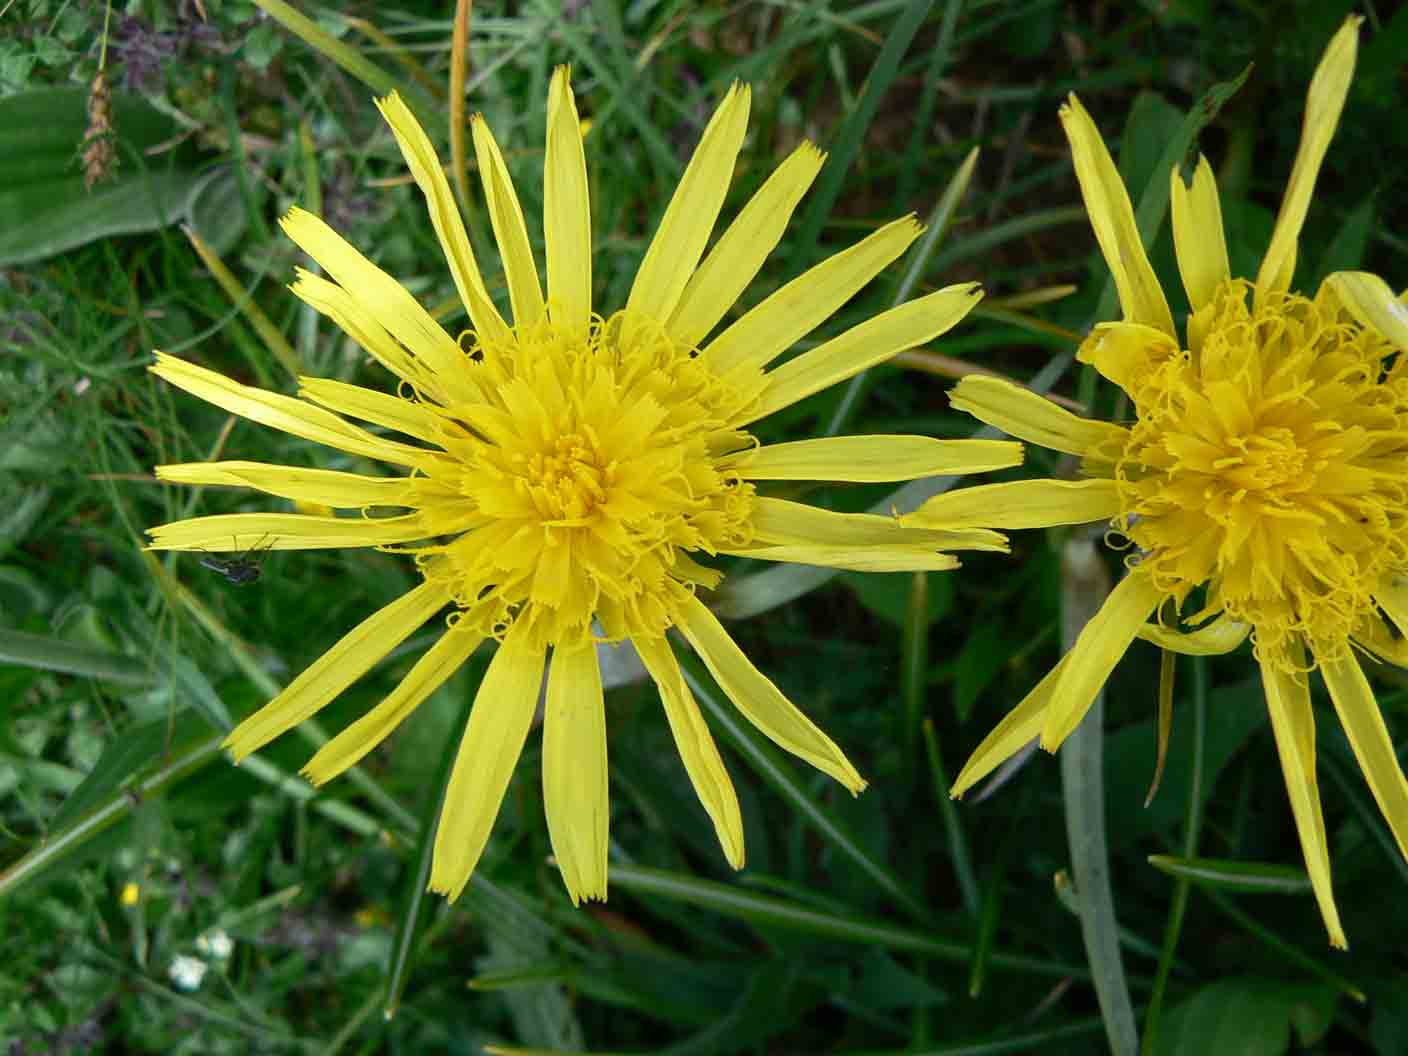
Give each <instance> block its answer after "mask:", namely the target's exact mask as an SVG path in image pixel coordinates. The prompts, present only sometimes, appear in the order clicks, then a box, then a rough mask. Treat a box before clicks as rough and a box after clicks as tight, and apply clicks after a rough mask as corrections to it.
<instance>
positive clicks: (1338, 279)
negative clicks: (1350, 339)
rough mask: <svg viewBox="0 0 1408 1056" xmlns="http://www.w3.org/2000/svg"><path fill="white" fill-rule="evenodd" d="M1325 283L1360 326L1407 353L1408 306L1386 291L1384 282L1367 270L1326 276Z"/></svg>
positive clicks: (1387, 289)
mask: <svg viewBox="0 0 1408 1056" xmlns="http://www.w3.org/2000/svg"><path fill="white" fill-rule="evenodd" d="M1325 283H1326V285H1328V286H1329V287H1330V288H1331V289H1332V290H1334V291H1335V294H1336V295H1337V296H1338V297H1339V299H1340V302H1341V303H1342V304H1343V305H1344V306H1345V309H1346V310H1347V311H1348V312H1349V314H1350V315H1352V316H1354V318H1355V319H1357V320H1358V321H1359V323H1360V324H1361V325H1363V326H1367V327H1369V328H1370V329H1371V330H1377V331H1378V332H1379V333H1380V334H1382V335H1383V337H1384V339H1385V340H1386V341H1389V342H1390V343H1392V344H1394V345H1396V346H1398V347H1399V348H1400V349H1403V350H1405V351H1408V304H1404V303H1403V299H1402V298H1400V297H1398V296H1396V295H1395V294H1394V292H1393V290H1391V289H1389V285H1388V283H1386V282H1384V280H1383V279H1381V278H1379V277H1378V276H1377V275H1371V274H1370V273H1369V272H1367V271H1338V272H1335V274H1333V275H1329V276H1327V277H1326V278H1325Z"/></svg>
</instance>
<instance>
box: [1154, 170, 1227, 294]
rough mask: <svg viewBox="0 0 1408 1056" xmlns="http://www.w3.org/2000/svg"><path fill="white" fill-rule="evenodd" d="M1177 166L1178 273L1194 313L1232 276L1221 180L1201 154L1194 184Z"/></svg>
mask: <svg viewBox="0 0 1408 1056" xmlns="http://www.w3.org/2000/svg"><path fill="white" fill-rule="evenodd" d="M1178 168H1179V167H1178V166H1177V165H1175V166H1174V167H1173V168H1172V169H1170V170H1169V173H1168V176H1169V200H1170V203H1171V205H1172V209H1173V213H1172V215H1173V245H1174V251H1175V253H1176V254H1177V256H1178V273H1179V274H1180V275H1182V276H1183V288H1184V289H1185V290H1187V291H1188V303H1189V304H1190V305H1192V308H1193V311H1195V312H1196V311H1197V310H1198V309H1199V308H1201V307H1203V305H1205V304H1207V303H1208V302H1209V301H1211V300H1212V294H1213V291H1214V290H1215V289H1217V287H1218V284H1219V283H1221V282H1225V281H1226V280H1227V279H1228V278H1230V277H1231V275H1232V269H1231V267H1230V266H1229V265H1228V263H1227V239H1226V237H1225V236H1224V235H1223V233H1222V205H1221V203H1220V202H1219V201H1218V199H1217V180H1216V179H1214V178H1213V174H1212V166H1211V165H1209V164H1208V159H1207V158H1205V157H1203V156H1202V155H1201V154H1199V155H1198V167H1197V168H1196V169H1194V170H1193V184H1192V186H1191V187H1189V186H1188V185H1187V184H1185V183H1184V182H1183V174H1182V173H1180V172H1179V171H1178Z"/></svg>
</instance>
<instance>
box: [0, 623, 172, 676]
mask: <svg viewBox="0 0 1408 1056" xmlns="http://www.w3.org/2000/svg"><path fill="white" fill-rule="evenodd" d="M0 663H6V664H19V665H20V666H22V667H35V668H39V669H41V670H44V671H58V672H61V673H63V674H66V675H78V676H79V677H81V678H95V679H97V680H98V681H100V682H112V683H115V684H117V685H121V686H132V687H134V688H137V689H141V688H143V687H145V686H149V685H151V682H152V675H151V671H150V670H149V667H148V664H147V662H146V661H145V660H138V659H137V658H135V657H131V656H124V655H123V654H121V653H112V652H108V651H107V650H106V649H94V648H92V647H91V646H86V645H76V644H74V643H73V642H65V641H63V640H61V639H58V638H50V637H48V636H46V635H42V634H26V633H24V632H23V631H10V630H5V629H0Z"/></svg>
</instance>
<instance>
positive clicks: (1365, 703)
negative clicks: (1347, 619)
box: [1320, 654, 1408, 858]
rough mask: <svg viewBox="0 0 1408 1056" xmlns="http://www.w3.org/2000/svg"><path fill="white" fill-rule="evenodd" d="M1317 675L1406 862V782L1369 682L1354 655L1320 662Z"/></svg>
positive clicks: (1407, 829) (1407, 825)
mask: <svg viewBox="0 0 1408 1056" xmlns="http://www.w3.org/2000/svg"><path fill="white" fill-rule="evenodd" d="M1320 674H1321V675H1323V676H1324V678H1325V685H1326V686H1328V687H1329V688H1330V699H1331V700H1333V701H1334V702H1335V711H1336V712H1338V713H1339V717H1340V725H1341V726H1343V727H1344V732H1345V736H1346V737H1348V738H1349V746H1350V747H1351V748H1353V749H1354V758H1356V759H1358V760H1359V769H1360V770H1361V771H1363V773H1364V780H1365V781H1367V782H1369V790H1370V791H1371V792H1373V793H1374V800H1375V802H1377V803H1378V804H1379V810H1381V811H1382V812H1383V815H1384V820H1385V821H1387V822H1388V827H1389V829H1390V830H1391V831H1392V832H1393V838H1394V840H1396V841H1397V843H1398V853H1399V854H1401V855H1403V857H1404V858H1408V782H1405V781H1404V779H1403V768H1402V767H1401V766H1399V764H1398V754H1397V753H1396V752H1395V751H1394V748H1393V741H1392V740H1391V739H1390V738H1389V735H1388V730H1387V728H1385V726H1384V717H1383V714H1382V713H1381V712H1380V711H1379V705H1378V702H1377V701H1375V700H1374V691H1373V689H1371V688H1370V686H1369V680H1368V679H1367V678H1365V677H1364V670H1363V669H1362V668H1361V667H1360V666H1359V661H1358V660H1356V659H1355V658H1354V656H1353V654H1346V655H1345V656H1344V657H1343V658H1342V659H1339V660H1332V661H1329V662H1323V661H1322V662H1321V664H1320Z"/></svg>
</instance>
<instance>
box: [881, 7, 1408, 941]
mask: <svg viewBox="0 0 1408 1056" xmlns="http://www.w3.org/2000/svg"><path fill="white" fill-rule="evenodd" d="M1359 21H1360V20H1359V19H1358V18H1350V19H1349V20H1348V21H1346V22H1345V24H1344V26H1343V27H1342V28H1341V29H1340V31H1339V32H1338V33H1337V34H1336V35H1335V37H1334V39H1333V40H1332V41H1331V42H1330V46H1329V48H1328V50H1327V51H1326V53H1325V56H1324V58H1323V59H1322V60H1321V63H1320V66H1319V69H1318V70H1317V71H1316V74H1315V77H1314V80H1313V81H1312V82H1311V86H1310V96H1309V101H1308V104H1307V107H1306V114H1305V124H1304V129H1303V132H1302V137H1301V144H1300V149H1299V152H1298V154H1297V157H1296V161H1295V167H1294V168H1293V170H1292V172H1291V178H1290V183H1289V184H1288V186H1287V188H1286V193H1285V197H1284V200H1283V202H1282V205H1281V211H1280V214H1279V216H1278V218H1277V221H1276V227H1275V230H1274V233H1273V235H1272V239H1271V244H1270V247H1269V248H1268V249H1267V252H1266V257H1265V259H1264V260H1263V261H1262V265H1261V269H1260V271H1259V273H1258V275H1257V277H1256V280H1255V282H1247V281H1245V280H1243V279H1234V278H1233V277H1232V276H1231V274H1230V272H1229V269H1228V263H1227V249H1226V244H1225V242H1224V239H1223V233H1222V216H1221V212H1220V209H1219V206H1218V196H1217V187H1216V185H1215V183H1214V181H1213V175H1212V170H1211V168H1210V167H1209V165H1208V163H1207V160H1206V159H1204V158H1200V159H1199V161H1198V165H1197V168H1196V170H1195V172H1194V174H1193V179H1192V183H1191V185H1187V184H1185V183H1184V181H1183V179H1182V177H1181V176H1180V174H1179V173H1178V172H1177V171H1176V170H1175V172H1174V173H1173V174H1172V188H1171V194H1172V201H1171V205H1172V221H1173V233H1174V245H1175V249H1176V251H1177V255H1178V266H1179V270H1180V273H1181V275H1182V277H1183V284H1184V287H1185V289H1186V290H1187V293H1188V299H1189V302H1190V305H1191V307H1192V309H1193V311H1192V314H1191V316H1190V317H1189V318H1188V321H1187V327H1186V336H1185V337H1184V338H1183V339H1182V340H1180V338H1179V335H1178V332H1177V330H1176V329H1175V328H1174V323H1173V317H1172V314H1171V313H1170V311H1169V308H1168V304H1167V302H1166V301H1165V299H1164V294H1163V291H1162V290H1161V289H1160V287H1159V284H1158V280H1157V279H1156V278H1155V276H1154V272H1153V269H1152V268H1151V267H1150V265H1149V261H1148V258H1147V257H1146V256H1145V253H1144V249H1143V247H1142V245H1141V243H1140V239H1139V234H1138V231H1137V230H1136V227H1135V223H1134V211H1133V209H1132V207H1131V205H1130V200H1129V196H1128V194H1127V193H1126V191H1125V189H1124V186H1123V184H1122V183H1121V182H1120V178H1119V174H1118V172H1117V171H1116V169H1115V165H1114V162H1113V160H1112V159H1111V158H1110V154H1109V152H1108V151H1107V150H1106V148H1105V145H1104V143H1103V142H1102V141H1101V139H1100V136H1099V133H1098V131H1097V130H1096V128H1095V124H1094V122H1092V121H1091V119H1090V117H1089V115H1088V114H1087V113H1086V112H1085V110H1084V108H1083V107H1082V106H1081V105H1080V102H1079V101H1078V100H1077V99H1076V98H1075V97H1074V96H1072V97H1071V99H1070V103H1069V105H1068V106H1067V107H1064V108H1063V109H1062V111H1061V120H1062V122H1063V124H1064V125H1065V128H1066V134H1067V136H1068V137H1069V139H1070V141H1071V150H1072V153H1073V155H1074V159H1075V167H1076V174H1077V177H1078V179H1079V181H1080V186H1081V193H1082V194H1083V196H1084V198H1085V203H1086V209H1087V211H1088V212H1089V214H1090V218H1091V224H1092V226H1093V227H1094V229H1095V234H1096V237H1097V239H1098V240H1099V242H1100V248H1101V250H1102V251H1103V253H1104V256H1105V260H1106V262H1107V263H1108V264H1109V267H1110V271H1111V272H1112V273H1113V276H1114V280H1115V284H1116V288H1117V289H1118V292H1119V297H1120V304H1121V307H1122V309H1123V314H1124V320H1123V321H1122V322H1118V323H1104V324H1101V325H1099V326H1097V327H1096V328H1095V329H1094V331H1093V332H1092V333H1091V335H1090V336H1089V338H1087V339H1086V341H1085V342H1084V343H1083V344H1082V346H1081V348H1080V351H1079V353H1078V358H1079V359H1080V360H1081V361H1083V362H1086V363H1090V364H1092V365H1093V366H1094V367H1095V368H1096V369H1097V370H1098V371H1099V372H1100V373H1101V374H1103V375H1104V376H1105V377H1106V378H1108V379H1109V380H1111V381H1113V382H1114V383H1115V384H1117V385H1119V386H1120V387H1121V388H1122V389H1123V390H1124V391H1125V392H1126V393H1127V394H1128V395H1129V397H1130V400H1131V401H1132V403H1133V405H1134V414H1135V421H1134V424H1133V425H1131V426H1130V427H1128V428H1125V427H1123V426H1119V425H1113V424H1109V423H1105V422H1096V421H1089V420H1086V419H1082V418H1078V417H1076V416H1074V415H1071V414H1069V413H1068V412H1066V411H1063V410H1061V409H1060V408H1058V407H1056V406H1055V405H1054V404H1051V403H1048V402H1046V401H1045V400H1042V399H1040V398H1039V397H1036V396H1033V395H1031V394H1029V393H1026V392H1024V391H1023V390H1020V389H1017V388H1016V387H1014V386H1011V385H1009V384H1006V383H1003V382H1001V381H997V380H993V379H988V378H974V379H966V380H964V381H963V382H962V383H960V384H959V385H958V386H957V388H956V389H955V390H954V393H953V403H954V405H955V406H957V407H960V408H963V409H964V410H967V411H969V412H971V413H972V414H974V415H976V416H977V417H979V418H981V419H982V420H984V421H986V422H989V423H992V424H994V425H997V426H999V427H1001V428H1003V429H1005V430H1006V431H1007V432H1009V433H1011V434H1012V435H1014V436H1018V437H1021V438H1023V439H1026V440H1031V441H1033V442H1036V443H1040V444H1043V445H1045V446H1047V447H1050V448H1054V449H1056V450H1058V451H1064V452H1068V453H1070V454H1073V455H1078V456H1080V458H1081V460H1082V461H1081V469H1082V474H1083V476H1084V477H1085V478H1086V479H1084V480H1081V481H1077V482H1064V481H1050V480H1048V481H1030V482H1020V483H1017V484H1009V485H998V486H996V487H995V488H975V489H968V490H967V491H965V492H959V493H956V494H952V495H947V496H941V497H939V498H937V499H935V500H932V501H931V502H930V503H929V504H927V505H926V506H925V507H921V509H920V510H919V511H917V512H916V513H915V514H914V515H913V516H912V517H911V518H908V519H907V521H908V523H913V524H916V525H923V524H928V523H938V521H939V520H941V519H942V518H944V517H952V516H955V515H958V514H960V513H961V509H962V508H963V507H965V506H966V508H968V509H977V508H983V509H988V510H992V509H994V508H1005V510H1006V512H1005V513H999V514H998V515H995V516H991V515H990V516H989V517H988V519H987V520H985V521H984V523H986V524H990V525H992V526H993V527H997V528H1003V527H1035V526H1040V525H1054V524H1074V523H1081V522H1086V521H1093V520H1103V519H1107V518H1108V519H1109V520H1110V521H1111V525H1112V527H1113V529H1114V530H1115V532H1116V534H1118V535H1121V536H1123V537H1125V538H1127V539H1128V540H1130V541H1131V542H1132V543H1133V553H1132V555H1131V556H1130V557H1129V559H1128V560H1127V564H1128V566H1129V575H1128V576H1126V577H1125V579H1124V580H1123V582H1121V583H1120V585H1119V586H1118V587H1117V588H1116V589H1115V591H1114V592H1113V593H1112V594H1111V596H1110V598H1109V599H1108V601H1107V602H1106V604H1105V606H1104V608H1103V609H1102V610H1101V612H1100V613H1099V614H1098V615H1097V616H1096V618H1095V619H1094V620H1092V621H1091V623H1090V624H1089V625H1088V627H1087V628H1086V630H1085V632H1084V633H1083V634H1082V635H1081V636H1080V638H1079V640H1078V641H1077V642H1076V644H1075V646H1074V647H1073V648H1072V650H1071V652H1070V653H1069V654H1067V656H1066V657H1065V658H1064V659H1063V660H1062V661H1061V663H1060V664H1059V665H1058V666H1057V668H1056V669H1055V670H1053V671H1052V672H1051V674H1050V675H1048V676H1047V678H1046V679H1045V680H1043V681H1042V683H1040V684H1039V685H1038V686H1037V688H1036V689H1035V690H1034V691H1033V692H1032V694H1031V695H1029V696H1028V697H1027V699H1026V700H1024V701H1023V702H1022V703H1021V704H1020V705H1018V707H1017V708H1016V709H1015V710H1014V711H1013V712H1012V713H1011V714H1009V715H1008V717H1007V718H1006V719H1005V720H1004V721H1003V722H1002V724H1001V725H999V726H998V728H997V729H996V730H994V731H993V733H992V734H991V735H990V736H989V737H988V738H987V740H985V741H984V742H983V743H982V744H981V745H980V746H979V747H978V750H977V751H976V752H975V753H974V755H973V758H972V759H971V760H970V761H969V763H968V766H967V767H966V768H965V770H964V771H963V773H962V774H960V775H959V778H958V781H957V783H956V785H955V787H954V793H955V794H961V793H962V792H963V791H964V790H965V789H967V788H968V787H970V786H971V785H972V784H973V783H974V782H975V781H977V780H979V779H980V778H982V777H983V776H984V775H985V774H987V773H988V772H989V771H991V770H992V769H993V767H995V766H997V765H998V764H1000V763H1001V762H1002V761H1003V759H1005V758H1007V757H1008V756H1009V755H1011V754H1012V753H1013V752H1014V751H1016V750H1017V749H1018V748H1020V747H1021V746H1022V745H1023V744H1025V743H1026V742H1027V741H1029V740H1030V739H1031V738H1033V737H1034V736H1037V735H1038V734H1039V735H1040V736H1041V742H1042V745H1043V747H1046V748H1048V749H1052V750H1054V749H1055V748H1056V747H1057V746H1058V745H1059V744H1060V743H1061V741H1062V740H1063V739H1064V738H1065V737H1066V735H1067V734H1069V733H1070V732H1071V731H1072V730H1073V729H1075V727H1076V725H1077V724H1078V723H1079V722H1080V720H1081V717H1082V716H1083V715H1084V714H1085V711H1086V709H1087V708H1088V707H1089V706H1090V703H1091V701H1092V700H1093V699H1094V697H1095V694H1096V693H1097V692H1098V690H1099V688H1100V686H1101V684H1102V683H1103V682H1104V681H1105V678H1106V676H1107V675H1108V674H1109V673H1110V670H1111V669H1112V668H1113V667H1114V665H1115V663H1116V662H1117V661H1118V660H1119V658H1120V656H1122V655H1123V653H1124V652H1125V650H1126V649H1127V648H1128V647H1129V645H1130V643H1131V642H1132V641H1133V640H1134V638H1135V637H1136V636H1137V637H1142V638H1145V639H1147V640H1150V641H1153V642H1155V643H1157V644H1158V645H1161V646H1163V647H1164V648H1167V649H1171V650H1176V651H1180V652H1185V653H1215V652H1225V651H1228V650H1230V649H1233V648H1235V647H1236V646H1237V645H1238V644H1239V643H1240V642H1241V641H1242V640H1243V639H1244V638H1245V637H1246V636H1247V634H1248V632H1250V634H1251V635H1252V639H1253V643H1254V646H1255V653H1256V658H1257V660H1258V662H1259V663H1260V665H1261V671H1262V680H1263V684H1264V685H1265V688H1266V699H1267V706H1268V709H1269V711H1270V714H1271V721H1272V728H1273V729H1274V731H1275V734H1276V744H1277V747H1278V749H1279V751H1280V755H1281V761H1282V765H1283V768H1284V771H1285V778H1286V787H1287V790H1288V792H1289V793H1290V798H1291V805H1292V808H1293V810H1294V812H1295V817H1296V824H1297V828H1298V830H1299V833H1300V839H1301V843H1302V847H1303V849H1304V851H1305V857H1306V862H1307V865H1308V867H1309V871H1310V876H1311V880H1312V883H1313V887H1314V890H1315V894H1316V897H1317V899H1318V900H1319V904H1320V908H1321V911H1322V913H1323V915H1324V918H1325V922H1326V925H1327V927H1328V929H1329V932H1330V939H1331V942H1333V943H1334V944H1335V945H1337V946H1343V945H1344V942H1345V940H1344V934H1343V931H1342V929H1341V927H1340V923H1339V918H1338V914H1337V912H1336V910H1335V905H1334V901H1333V897H1332V894H1331V889H1330V871H1329V854H1328V850H1327V847H1326V842H1325V831H1324V823H1323V821H1322V820H1321V815H1320V802H1319V794H1318V792H1317V789H1316V781H1315V758H1314V757H1315V727H1314V720H1313V716H1312V713H1311V705H1310V691H1309V686H1308V683H1307V679H1306V676H1307V674H1308V673H1309V672H1310V671H1311V670H1314V669H1317V668H1318V669H1319V670H1320V672H1321V674H1322V675H1323V677H1324V678H1325V681H1326V684H1327V685H1328V686H1329V690H1330V695H1331V697H1332V699H1333V700H1334V704H1335V708H1336V710H1337V711H1338V713H1339V717H1340V720H1341V722H1342V724H1343V725H1344V729H1345V732H1346V733H1347V735H1348V737H1349V740H1350V743H1351V744H1352V745H1353V747H1354V751H1355V754H1356V756H1357V757H1358V760H1359V763H1360V766H1361V768H1362V769H1363V771H1364V774H1365V777H1366V778H1367V779H1368V782H1369V785H1370V788H1371V789H1372V790H1373V793H1374V796H1375V798H1376V799H1377V800H1378V803H1379V806H1380V807H1381V808H1382V810H1383V812H1384V815H1385V817H1386V818H1387V819H1388V821H1389V825H1390V826H1391V828H1392V829H1393V832H1394V835H1395V837H1396V838H1397V840H1398V844H1399V847H1400V849H1402V850H1403V851H1404V853H1405V855H1406V856H1408V785H1405V783H1404V779H1403V774H1402V772H1401V770H1400V769H1399V766H1398V763H1397V761H1396V758H1395V755H1394V752H1393V747H1392V745H1391V743H1390V741H1389V738H1388V734H1387V732H1386V730H1385V729H1384V723H1383V719H1382V718H1381V716H1380V714H1379V711H1378V707H1377V705H1376V704H1375V701H1374V697H1373V693H1372V691H1371V689H1370V687H1369V684H1368V682H1367V680H1366V679H1365V677H1364V674H1363V672H1362V670H1361V668H1360V665H1359V661H1358V660H1357V659H1356V657H1355V653H1354V651H1353V646H1355V645H1357V646H1359V647H1360V648H1362V649H1364V650H1366V651H1368V652H1369V653H1371V654H1374V655H1377V656H1379V657H1382V658H1385V659H1389V660H1392V661H1394V662H1398V663H1403V662H1405V661H1408V648H1405V647H1404V645H1403V639H1402V637H1401V636H1396V635H1395V634H1393V633H1392V632H1391V631H1390V629H1389V627H1388V626H1387V625H1386V624H1385V623H1384V620H1383V618H1382V615H1381V613H1386V614H1387V616H1388V618H1389V619H1390V620H1391V621H1392V623H1393V624H1394V625H1395V626H1396V627H1397V628H1398V629H1399V631H1401V632H1405V633H1408V581H1405V580H1404V578H1403V577H1404V575H1405V574H1406V573H1408V357H1405V356H1404V355H1403V354H1401V352H1400V350H1405V349H1408V309H1405V307H1404V304H1403V302H1402V301H1401V300H1399V299H1398V298H1396V297H1395V296H1394V295H1393V293H1392V291H1391V290H1390V289H1389V288H1388V286H1387V285H1386V284H1385V283H1384V282H1383V281H1382V280H1381V279H1378V278H1376V277H1374V276H1372V275H1368V274H1363V273H1341V274H1337V275H1332V276H1330V277H1329V278H1328V279H1326V280H1325V282H1324V284H1323V285H1322V286H1321V288H1320V290H1319V292H1318V293H1317V294H1316V295H1315V297H1313V298H1309V297H1305V296H1302V295H1300V294H1296V293H1293V292H1291V291H1290V289H1289V286H1290V282H1291V276H1292V273H1293V272H1294V270H1295V259H1296V242H1297V239H1298V237H1299V234H1300V229H1301V225H1302V223H1303V222H1304V219H1305V214H1306V210H1307V208H1308V206H1309V203H1310V198H1311V194H1312V191H1313V189H1314V184H1315V177H1316V174H1317V172H1318V170H1319V167H1320V163H1321V160H1322V159H1323V158H1324V155H1325V150H1326V148H1327V147H1328V145H1329V142H1330V138H1331V136H1332V135H1333V134H1334V130H1335V125H1336V123H1337V122H1338V120H1339V115H1340V111H1341V109H1342V108H1343V105H1344V100H1345V96H1346V94H1347V93H1348V91H1349V83H1350V79H1351V76H1352V74H1353V71H1354V58H1355V51H1356V47H1357V42H1358V23H1359ZM998 489H1002V494H1001V495H1000V496H999V495H996V494H994V493H995V492H996V491H997V490H998ZM1197 588H1203V592H1202V594H1201V596H1200V597H1199V598H1197V599H1195V605H1196V609H1195V611H1191V612H1186V613H1185V615H1184V619H1185V620H1186V621H1187V622H1188V623H1189V624H1193V625H1202V626H1200V627H1199V629H1197V630H1195V631H1193V632H1191V633H1182V632H1179V631H1177V630H1175V629H1172V628H1168V627H1164V626H1162V625H1161V624H1160V622H1159V616H1160V615H1163V616H1165V618H1167V617H1169V616H1171V615H1172V614H1173V613H1174V612H1184V602H1185V601H1187V600H1188V599H1189V595H1190V594H1192V593H1193V591H1194V590H1195V589H1197ZM1165 602H1168V603H1170V604H1169V606H1168V608H1167V609H1164V608H1163V606H1164V603H1165ZM1151 616H1152V617H1154V621H1155V622H1152V623H1149V622H1146V621H1147V620H1149V619H1150V617H1151ZM1209 621H1211V622H1209Z"/></svg>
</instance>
